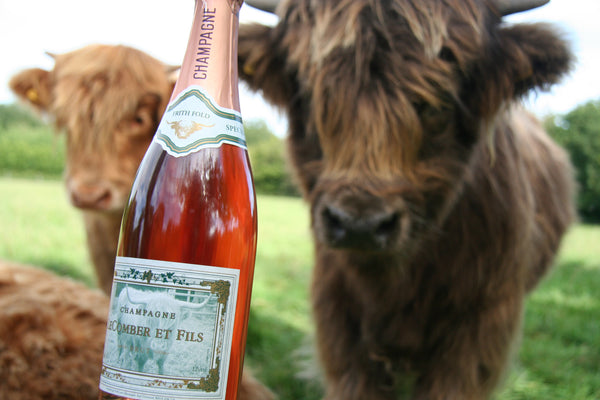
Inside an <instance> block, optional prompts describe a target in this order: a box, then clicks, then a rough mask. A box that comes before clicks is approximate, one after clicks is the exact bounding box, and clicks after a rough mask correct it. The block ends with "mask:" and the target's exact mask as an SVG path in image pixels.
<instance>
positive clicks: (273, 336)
mask: <svg viewBox="0 0 600 400" xmlns="http://www.w3.org/2000/svg"><path fill="white" fill-rule="evenodd" d="M258 206H259V248H258V253H257V261H256V272H255V283H254V293H253V300H252V311H251V317H250V328H249V335H248V357H247V361H248V364H249V365H250V366H251V367H252V368H253V369H254V370H255V372H256V374H257V375H258V377H259V378H260V379H261V380H262V381H264V382H265V383H266V384H267V385H268V386H269V387H271V388H272V389H273V390H274V391H275V392H276V393H277V394H278V395H279V396H280V398H281V399H282V400H287V399H295V400H316V399H318V398H320V396H321V391H320V389H319V387H318V385H316V384H314V383H309V382H308V381H306V380H304V379H302V378H299V377H298V376H299V375H300V374H301V373H302V372H303V368H304V367H303V365H304V364H303V361H305V358H306V357H305V353H306V352H309V351H310V350H308V349H310V344H309V343H310V339H309V338H310V334H311V332H312V330H313V328H312V323H311V319H310V307H309V302H308V292H309V285H310V271H311V265H312V252H313V250H312V245H311V242H310V234H309V222H308V215H307V208H306V206H305V205H304V204H303V203H302V201H301V200H299V199H294V198H282V197H272V196H259V198H258ZM0 227H2V229H0V258H1V259H8V260H14V261H19V262H24V263H29V264H34V265H38V266H42V267H44V268H48V269H51V270H53V271H56V272H58V273H59V274H67V275H71V276H74V277H75V278H77V279H81V280H83V281H84V282H86V283H88V284H90V285H91V284H93V273H92V269H91V265H90V262H89V260H88V257H87V254H86V251H85V236H84V233H83V224H82V221H81V218H80V215H79V212H78V211H77V210H75V209H74V208H72V207H71V206H70V205H69V204H68V203H67V200H66V197H65V192H64V188H63V186H62V183H61V182H60V181H58V180H56V181H44V180H33V179H22V178H7V177H0ZM496 398H497V399H498V400H521V399H522V400H525V399H527V400H531V399H533V400H538V399H539V400H542V399H543V400H559V399H560V400H564V399H568V400H597V399H600V226H592V225H579V226H576V227H575V228H573V229H572V230H571V231H570V232H569V234H568V235H567V237H566V239H565V242H564V244H563V248H562V250H561V253H560V255H559V257H558V260H557V266H556V268H555V269H554V271H553V273H552V274H551V275H550V276H549V277H548V278H547V279H546V280H545V281H544V282H543V283H542V284H541V285H540V287H539V288H538V289H537V290H536V291H535V292H534V294H533V295H532V296H531V297H530V298H529V300H528V303H527V309H526V314H525V322H524V333H523V340H522V345H521V349H520V351H519V353H518V356H517V358H516V360H515V363H514V366H513V368H512V370H511V373H510V375H509V377H508V378H507V382H506V385H505V387H504V389H503V390H501V392H500V393H499V394H498V396H497V397H496Z"/></svg>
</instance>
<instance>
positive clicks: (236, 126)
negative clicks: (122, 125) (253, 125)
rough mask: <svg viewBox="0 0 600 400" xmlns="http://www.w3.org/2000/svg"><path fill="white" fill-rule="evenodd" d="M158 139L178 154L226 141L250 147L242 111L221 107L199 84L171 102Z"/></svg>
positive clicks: (172, 153)
mask: <svg viewBox="0 0 600 400" xmlns="http://www.w3.org/2000/svg"><path fill="white" fill-rule="evenodd" d="M154 141H155V142H157V143H158V144H160V146H161V147H162V148H163V149H164V150H165V151H166V152H167V153H169V154H170V155H172V156H174V157H183V156H186V155H188V154H191V153H194V152H197V151H199V150H201V149H203V148H207V147H220V146H221V145H222V144H223V143H227V144H232V145H234V146H238V147H241V148H244V149H245V148H246V138H245V136H244V125H243V122H242V116H241V114H240V113H239V112H238V111H235V110H231V109H228V108H224V107H221V106H219V105H218V104H217V103H216V101H215V100H214V99H213V98H212V97H211V96H210V95H209V94H208V93H207V92H206V90H204V88H202V87H201V86H197V85H192V86H188V87H187V88H186V89H185V90H183V91H182V92H181V93H180V94H179V95H178V96H177V97H176V98H175V100H173V101H172V102H171V103H170V104H169V106H168V107H167V110H166V111H165V114H164V115H163V117H162V120H161V121H160V124H159V125H158V130H157V133H156V135H155V136H154Z"/></svg>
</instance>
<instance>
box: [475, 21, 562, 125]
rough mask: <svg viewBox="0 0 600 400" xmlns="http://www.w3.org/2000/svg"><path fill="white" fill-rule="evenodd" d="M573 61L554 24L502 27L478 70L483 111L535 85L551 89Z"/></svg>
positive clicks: (486, 112)
mask: <svg viewBox="0 0 600 400" xmlns="http://www.w3.org/2000/svg"><path fill="white" fill-rule="evenodd" d="M572 64H573V56H572V53H571V51H570V49H569V46H568V44H567V42H566V41H565V40H564V39H562V38H561V37H560V35H558V34H557V32H556V30H555V29H554V28H552V27H551V26H550V25H547V24H518V25H513V26H504V27H501V28H500V29H499V30H498V35H497V36H496V38H495V40H493V44H492V46H491V48H490V49H488V51H487V53H486V55H485V56H484V62H483V63H482V65H480V68H479V73H477V74H476V76H477V77H476V78H475V79H476V80H477V81H479V82H478V84H476V86H478V87H479V92H480V94H481V96H475V97H477V98H479V100H483V101H478V102H479V105H480V106H481V107H484V109H483V110H481V111H482V112H483V114H488V115H489V114H490V113H494V112H495V111H496V110H497V109H498V107H500V105H501V104H502V103H504V102H506V101H510V100H513V99H515V98H520V97H522V96H524V95H526V94H527V93H528V92H529V91H530V90H532V89H533V90H548V89H549V88H550V87H551V86H552V85H554V84H556V83H558V82H559V81H560V80H561V78H562V77H563V76H564V75H565V74H567V73H568V72H569V71H570V70H571V68H572ZM486 96H487V98H486ZM485 108H487V109H485Z"/></svg>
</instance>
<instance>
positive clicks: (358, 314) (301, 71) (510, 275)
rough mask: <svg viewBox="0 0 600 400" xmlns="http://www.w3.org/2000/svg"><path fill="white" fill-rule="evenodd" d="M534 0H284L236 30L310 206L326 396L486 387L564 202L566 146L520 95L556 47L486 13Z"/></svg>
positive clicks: (542, 29)
mask: <svg viewBox="0 0 600 400" xmlns="http://www.w3.org/2000/svg"><path fill="white" fill-rule="evenodd" d="M544 2H545V1H543V0H542V1H506V0H353V1H350V0H320V1H314V0H288V1H284V2H282V4H281V5H279V6H278V8H277V14H278V15H279V17H280V20H279V22H278V24H277V25H276V26H274V27H267V26H262V25H249V26H243V27H242V28H241V31H240V71H242V74H241V76H242V79H244V80H245V81H247V82H248V84H249V85H250V87H251V88H253V89H255V90H260V91H261V92H262V93H263V94H264V96H265V97H266V98H267V99H268V100H269V101H271V102H272V103H273V104H275V105H277V106H280V107H281V108H283V109H285V110H286V111H287V114H288V117H289V125H290V133H289V138H288V143H289V153H290V157H291V160H292V163H293V166H294V167H295V171H296V174H297V177H298V180H299V182H300V185H301V187H302V189H303V193H304V196H305V198H306V199H307V201H309V202H310V205H311V217H312V229H313V234H314V241H315V247H316V265H315V270H314V281H313V288H312V301H313V309H314V317H315V319H316V326H317V335H316V336H317V347H318V352H319V357H320V361H321V363H322V366H323V369H324V374H325V381H326V395H325V398H326V399H328V400H359V399H360V400H391V399H398V398H410V399H414V400H417V399H418V400H442V399H445V400H450V399H452V400H480V399H487V398H489V397H490V395H491V393H492V391H493V389H494V388H495V387H496V386H497V385H498V383H499V380H500V378H501V377H502V374H503V372H504V371H505V370H506V368H507V363H508V361H509V356H510V354H511V350H513V349H514V347H515V343H516V342H517V338H518V336H519V330H520V324H521V319H522V313H523V303H524V301H525V297H526V295H527V293H528V292H529V291H530V290H532V289H533V288H534V287H535V286H536V284H537V283H538V282H539V280H540V278H541V277H542V276H543V275H544V274H545V273H546V272H547V270H548V268H549V266H550V265H551V263H552V261H553V258H554V255H555V253H556V251H557V248H558V246H559V243H560V241H561V237H562V235H563V233H564V232H565V230H566V229H567V227H568V226H569V224H570V223H571V221H572V220H573V217H574V211H573V179H572V172H571V167H570V164H569V162H568V159H567V156H566V154H565V153H564V152H563V151H562V150H561V149H560V148H558V147H557V146H556V145H555V144H554V143H553V142H552V141H551V140H550V139H549V138H548V137H547V136H546V134H545V133H544V131H543V130H542V128H541V127H540V125H539V124H538V122H537V121H536V120H535V119H534V118H533V117H532V116H530V115H529V114H527V113H526V112H525V111H524V110H523V109H522V108H521V106H520V105H519V99H520V98H521V97H522V96H524V95H526V94H527V93H528V92H529V91H530V90H532V89H536V88H537V89H546V88H548V87H549V86H550V85H552V84H554V83H556V82H558V81H559V79H560V78H561V77H562V76H563V75H564V74H565V73H566V72H568V71H569V69H570V66H571V63H572V56H571V53H570V51H569V49H568V46H567V45H566V43H565V42H564V40H562V39H561V38H560V36H559V35H557V33H556V32H554V31H553V29H552V28H551V27H549V26H546V25H543V24H519V25H511V24H507V23H505V22H504V21H503V20H502V16H503V15H507V14H510V13H514V12H519V11H524V10H527V9H530V8H534V7H537V6H539V5H541V4H542V3H544ZM250 3H251V4H252V1H250ZM261 3H262V4H263V5H264V3H268V1H267V2H264V1H262V2H261ZM273 7H274V6H273ZM273 7H272V8H271V11H272V10H273Z"/></svg>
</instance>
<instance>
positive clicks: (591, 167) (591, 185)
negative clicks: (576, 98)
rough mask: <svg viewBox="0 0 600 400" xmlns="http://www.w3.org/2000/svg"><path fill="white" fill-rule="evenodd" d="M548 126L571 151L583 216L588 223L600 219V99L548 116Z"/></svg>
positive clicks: (555, 136) (599, 220)
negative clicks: (566, 111) (561, 113)
mask: <svg viewBox="0 0 600 400" xmlns="http://www.w3.org/2000/svg"><path fill="white" fill-rule="evenodd" d="M545 127H546V129H547V130H548V132H549V133H550V134H551V135H552V137H553V138H554V139H555V140H556V141H557V142H559V143H560V144H561V145H562V146H563V147H564V148H565V149H566V150H567V151H568V152H569V155H570V156H571V162H572V163H573V165H574V166H575V170H576V176H577V183H578V185H579V188H578V189H579V193H578V197H577V208H578V211H579V215H580V217H581V218H582V219H583V220H584V221H585V222H593V223H597V222H600V100H596V101H590V102H587V103H584V104H581V105H579V106H577V107H575V108H574V109H573V110H572V111H570V112H568V113H566V114H564V115H556V116H551V117H548V118H547V119H546V121H545Z"/></svg>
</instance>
